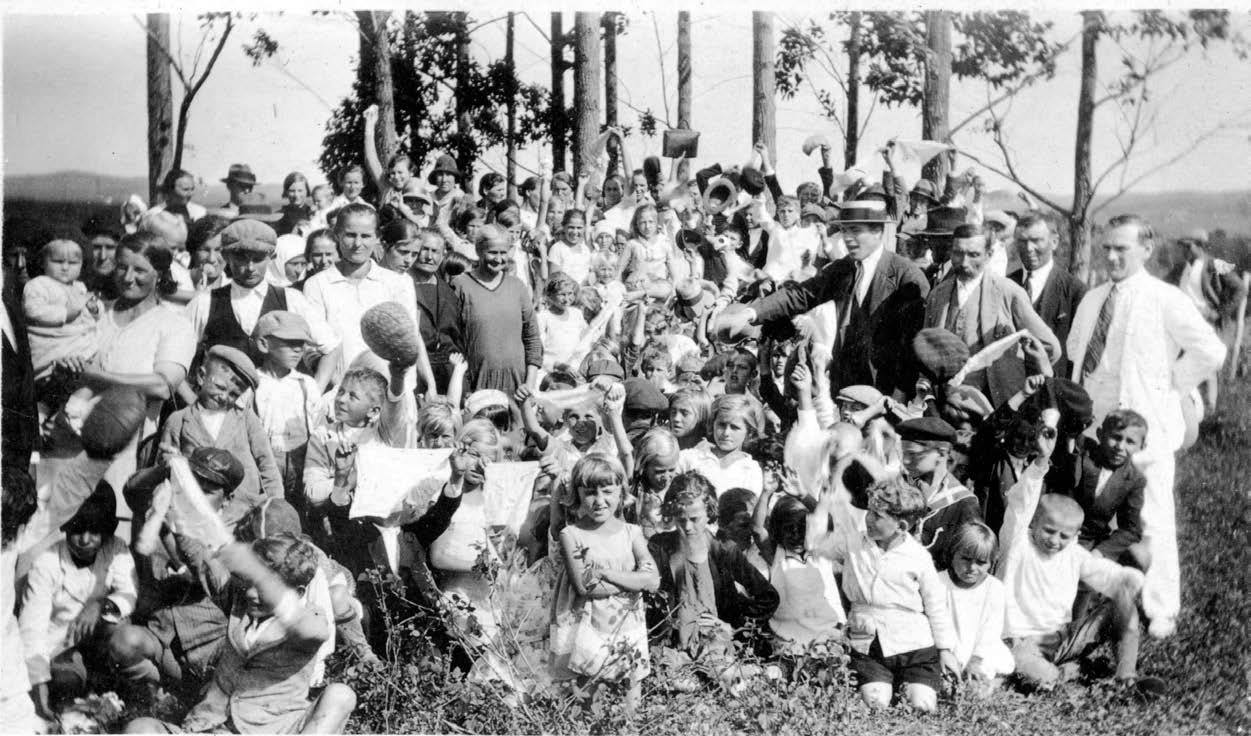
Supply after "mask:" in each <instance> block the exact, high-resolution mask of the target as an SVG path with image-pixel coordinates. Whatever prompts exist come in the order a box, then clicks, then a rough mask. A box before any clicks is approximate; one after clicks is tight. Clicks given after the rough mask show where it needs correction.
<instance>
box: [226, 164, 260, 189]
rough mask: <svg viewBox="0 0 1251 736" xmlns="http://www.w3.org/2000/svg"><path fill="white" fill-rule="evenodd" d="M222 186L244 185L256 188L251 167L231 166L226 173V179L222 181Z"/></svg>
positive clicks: (245, 165) (243, 165) (242, 165)
mask: <svg viewBox="0 0 1251 736" xmlns="http://www.w3.org/2000/svg"><path fill="white" fill-rule="evenodd" d="M222 183H223V184H246V185H248V186H251V187H254V186H256V174H253V173H252V167H251V166H248V165H247V164H231V165H230V171H229V172H227V173H226V178H225V179H222Z"/></svg>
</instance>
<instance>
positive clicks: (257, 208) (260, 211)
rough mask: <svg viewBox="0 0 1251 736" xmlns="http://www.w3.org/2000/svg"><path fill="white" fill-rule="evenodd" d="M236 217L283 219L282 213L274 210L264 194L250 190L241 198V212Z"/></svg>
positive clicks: (246, 218)
mask: <svg viewBox="0 0 1251 736" xmlns="http://www.w3.org/2000/svg"><path fill="white" fill-rule="evenodd" d="M235 219H236V220H259V221H261V222H277V221H279V220H281V219H282V213H281V212H275V211H274V208H273V207H271V206H270V204H269V201H268V200H267V199H266V198H265V195H264V194H261V193H260V192H248V193H247V194H245V195H243V196H242V197H240V198H239V214H238V215H236V216H235Z"/></svg>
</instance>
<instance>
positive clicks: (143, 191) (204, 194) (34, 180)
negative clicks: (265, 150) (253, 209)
mask: <svg viewBox="0 0 1251 736" xmlns="http://www.w3.org/2000/svg"><path fill="white" fill-rule="evenodd" d="M280 189H281V185H280V184H263V183H262V184H260V185H259V186H258V187H257V191H259V192H261V193H262V194H264V195H265V196H266V197H267V198H268V199H269V200H270V201H271V202H276V201H277V200H278V198H279V195H280V194H281V192H280V191H279V190H280ZM132 194H138V195H139V196H141V197H143V198H144V200H145V201H146V200H147V198H148V180H147V177H143V176H133V177H127V176H106V175H103V174H92V173H91V172H88V171H58V172H55V173H52V174H31V175H27V176H7V175H6V176H5V177H4V198H5V199H6V200H7V199H21V200H27V201H34V202H84V203H92V204H97V203H98V204H115V205H117V206H119V207H120V206H121V204H122V202H124V201H126V198H127V197H129V196H130V195H132ZM226 199H227V195H226V187H225V185H223V184H222V183H221V182H218V181H212V182H205V181H203V180H201V181H200V182H199V189H198V190H197V191H196V195H195V201H197V202H199V203H200V204H203V205H204V206H206V207H212V206H214V205H217V204H220V203H222V202H225V201H226Z"/></svg>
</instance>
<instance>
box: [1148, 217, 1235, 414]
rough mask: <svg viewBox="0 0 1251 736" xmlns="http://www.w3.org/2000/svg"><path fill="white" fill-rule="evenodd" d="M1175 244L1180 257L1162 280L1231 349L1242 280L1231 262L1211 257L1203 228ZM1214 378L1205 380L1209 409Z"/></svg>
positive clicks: (1212, 402)
mask: <svg viewBox="0 0 1251 736" xmlns="http://www.w3.org/2000/svg"><path fill="white" fill-rule="evenodd" d="M1177 247H1178V249H1179V250H1180V251H1181V252H1180V255H1181V258H1180V259H1178V263H1177V264H1176V265H1174V266H1173V268H1172V270H1170V271H1169V274H1168V278H1166V279H1165V281H1167V282H1169V283H1170V284H1173V285H1174V286H1176V287H1178V288H1179V289H1181V290H1182V292H1183V293H1185V295H1186V296H1188V297H1190V299H1191V301H1193V302H1194V303H1195V306H1197V307H1198V308H1199V313H1200V314H1202V315H1203V318H1204V319H1206V320H1207V321H1208V322H1210V323H1211V324H1212V326H1213V327H1215V328H1216V334H1218V335H1220V337H1221V342H1223V343H1225V347H1226V348H1228V349H1231V350H1232V349H1233V344H1234V336H1235V335H1234V333H1235V332H1236V331H1237V327H1238V309H1239V307H1241V306H1243V305H1244V301H1243V300H1244V299H1245V298H1246V296H1247V284H1246V282H1245V281H1243V280H1242V275H1241V274H1239V273H1238V271H1237V269H1236V268H1235V267H1234V264H1232V263H1228V262H1226V261H1222V260H1220V259H1219V258H1213V257H1212V254H1211V253H1209V252H1208V233H1207V231H1206V230H1196V231H1194V232H1192V233H1190V234H1188V235H1187V236H1186V237H1184V238H1181V239H1180V240H1178V241H1177ZM1217 378H1218V376H1217V375H1213V376H1212V377H1211V378H1209V379H1208V380H1207V381H1206V382H1205V385H1206V387H1207V399H1208V408H1209V409H1215V408H1216V388H1217V384H1218V383H1219V381H1218V380H1217Z"/></svg>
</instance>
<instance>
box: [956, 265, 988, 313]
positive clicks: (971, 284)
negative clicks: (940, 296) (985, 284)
mask: <svg viewBox="0 0 1251 736" xmlns="http://www.w3.org/2000/svg"><path fill="white" fill-rule="evenodd" d="M982 277H983V274H982V273H979V274H978V275H976V276H974V277H973V278H971V279H969V280H968V281H964V280H962V279H959V278H957V279H956V300H957V302H959V304H960V306H962V307H963V306H964V304H965V302H967V301H968V300H969V296H970V295H972V294H973V292H975V291H977V287H979V286H981V285H982Z"/></svg>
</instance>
